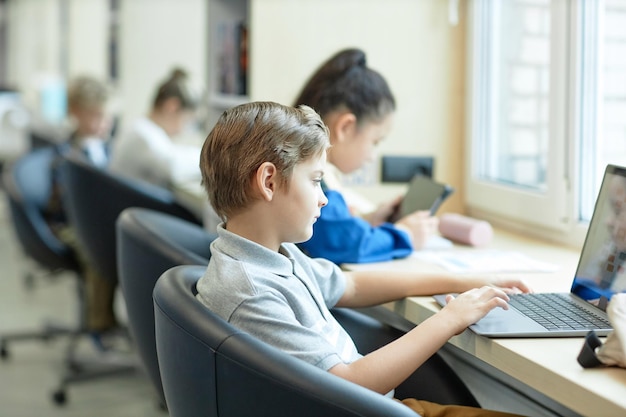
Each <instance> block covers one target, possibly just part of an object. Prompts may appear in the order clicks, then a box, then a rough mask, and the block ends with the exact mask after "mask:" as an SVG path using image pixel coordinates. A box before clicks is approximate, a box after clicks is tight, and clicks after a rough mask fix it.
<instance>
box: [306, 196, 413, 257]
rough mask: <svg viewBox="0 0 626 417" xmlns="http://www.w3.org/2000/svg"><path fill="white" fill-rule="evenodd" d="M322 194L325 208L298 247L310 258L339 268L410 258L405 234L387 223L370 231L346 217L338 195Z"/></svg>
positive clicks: (410, 248)
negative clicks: (325, 260) (342, 265)
mask: <svg viewBox="0 0 626 417" xmlns="http://www.w3.org/2000/svg"><path fill="white" fill-rule="evenodd" d="M325 193H326V197H327V198H328V204H327V205H326V206H325V207H323V208H322V210H321V216H320V218H318V219H317V222H316V223H315V224H314V225H313V237H312V238H311V239H310V240H308V241H306V242H304V243H302V244H300V247H301V248H302V249H303V250H304V251H305V252H306V253H307V254H309V255H310V256H311V257H314V258H318V257H319V258H326V259H328V260H330V261H332V262H334V263H336V264H342V263H365V262H381V261H388V260H391V259H394V258H404V257H406V256H408V255H410V254H411V252H412V251H413V246H412V245H411V241H410V240H409V236H408V235H407V233H406V232H404V231H402V230H399V229H398V228H396V227H395V226H394V225H393V224H391V223H383V224H381V225H380V226H377V227H373V226H372V225H370V224H369V223H368V222H366V221H365V220H363V219H361V218H359V217H356V216H353V215H352V213H350V209H349V208H348V205H347V204H346V201H345V200H344V198H343V196H342V195H341V193H339V192H337V191H333V190H325Z"/></svg>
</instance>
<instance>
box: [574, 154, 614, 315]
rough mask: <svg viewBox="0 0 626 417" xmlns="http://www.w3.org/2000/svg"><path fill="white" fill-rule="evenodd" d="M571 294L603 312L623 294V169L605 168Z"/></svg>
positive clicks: (610, 166) (609, 166)
mask: <svg viewBox="0 0 626 417" xmlns="http://www.w3.org/2000/svg"><path fill="white" fill-rule="evenodd" d="M572 292H573V293H574V294H576V295H577V296H579V297H580V298H582V299H584V300H586V301H588V302H590V303H592V304H593V305H596V306H598V307H600V308H602V309H603V310H606V304H607V302H608V300H610V299H611V296H612V295H613V294H615V293H617V292H626V168H624V167H618V166H615V165H608V166H607V167H606V170H605V172H604V178H603V179H602V186H601V187H600V192H599V193H598V199H597V200H596V205H595V208H594V211H593V216H592V218H591V223H590V224H589V230H588V231H587V237H586V238H585V243H584V245H583V250H582V253H581V255H580V261H579V262H578V268H577V269H576V276H575V277H574V281H573V283H572Z"/></svg>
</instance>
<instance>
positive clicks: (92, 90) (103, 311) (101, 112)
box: [46, 76, 118, 348]
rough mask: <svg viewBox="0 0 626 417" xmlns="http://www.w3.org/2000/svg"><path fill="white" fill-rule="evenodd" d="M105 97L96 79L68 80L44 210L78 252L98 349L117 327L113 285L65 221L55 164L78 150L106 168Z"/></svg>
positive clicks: (56, 230) (108, 118)
mask: <svg viewBox="0 0 626 417" xmlns="http://www.w3.org/2000/svg"><path fill="white" fill-rule="evenodd" d="M108 100H109V89H108V87H107V86H106V85H105V84H104V83H103V82H101V81H99V80H97V79H95V78H92V77H89V76H80V77H76V78H74V79H73V80H71V82H70V83H69V86H68V92H67V108H68V116H69V119H70V124H71V126H72V132H71V134H70V135H69V138H68V140H67V141H66V142H64V143H62V144H60V145H57V146H56V148H57V150H58V153H59V157H58V158H56V159H55V160H54V161H53V162H52V166H51V175H52V188H51V190H52V191H51V194H50V199H49V201H48V206H47V210H46V217H47V219H48V222H49V223H50V227H51V228H52V230H53V231H54V233H55V234H56V235H57V236H58V237H59V239H60V240H61V241H62V242H64V243H65V244H66V245H68V246H70V247H71V248H72V249H73V250H74V252H75V253H76V255H77V259H78V262H79V264H80V267H81V270H82V271H81V272H82V275H83V277H84V278H85V291H86V312H87V319H86V324H87V328H88V329H89V330H90V331H91V332H92V333H93V335H94V340H95V341H96V342H97V343H98V344H99V347H101V348H105V347H106V346H104V344H103V343H106V342H103V339H102V337H103V336H106V334H107V333H108V332H111V331H112V330H116V329H117V327H118V321H117V319H116V316H115V312H114V298H115V287H116V286H115V284H114V283H112V282H110V281H109V280H107V279H104V278H102V277H101V276H100V275H99V274H98V273H97V272H96V271H95V270H94V269H93V267H91V265H90V264H89V260H88V259H87V257H86V256H85V255H84V252H83V250H82V247H81V246H80V243H79V242H78V240H77V238H76V233H75V231H74V229H73V227H72V226H71V225H70V224H69V223H68V222H67V219H66V215H65V211H64V209H63V204H62V198H61V193H62V192H63V191H62V184H61V181H60V180H59V173H58V164H59V162H60V161H61V155H63V154H66V153H69V152H78V153H80V154H81V155H83V156H84V157H85V159H86V160H88V161H89V162H90V163H92V164H94V165H95V166H97V167H100V168H103V169H104V168H106V166H107V163H108V141H109V138H110V134H111V127H112V117H111V115H110V114H109V112H108V111H107V103H108Z"/></svg>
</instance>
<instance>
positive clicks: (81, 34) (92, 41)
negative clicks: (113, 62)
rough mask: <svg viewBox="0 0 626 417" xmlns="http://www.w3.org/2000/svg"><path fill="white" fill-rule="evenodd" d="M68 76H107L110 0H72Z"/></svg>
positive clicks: (69, 18)
mask: <svg viewBox="0 0 626 417" xmlns="http://www.w3.org/2000/svg"><path fill="white" fill-rule="evenodd" d="M68 5H69V7H68V8H69V10H68V20H69V21H68V27H67V44H68V49H67V60H68V62H67V67H68V74H67V75H68V76H69V77H73V76H76V75H79V74H80V75H83V74H85V75H91V76H94V77H98V78H100V79H102V80H106V79H107V78H108V75H109V74H108V62H109V61H108V41H109V1H108V0H69V2H68Z"/></svg>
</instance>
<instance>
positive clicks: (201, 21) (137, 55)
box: [119, 0, 208, 121]
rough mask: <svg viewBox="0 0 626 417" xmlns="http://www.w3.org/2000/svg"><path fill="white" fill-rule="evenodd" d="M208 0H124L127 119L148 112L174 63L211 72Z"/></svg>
mask: <svg viewBox="0 0 626 417" xmlns="http://www.w3.org/2000/svg"><path fill="white" fill-rule="evenodd" d="M206 21H207V1H206V0H184V1H175V0H132V1H122V2H121V10H120V46H119V47H120V49H119V51H120V52H119V53H120V68H119V73H120V74H119V77H120V84H119V93H120V97H121V102H120V106H121V107H120V108H121V110H122V112H123V114H124V118H125V120H126V121H130V120H132V119H133V118H135V117H137V116H139V115H143V114H145V113H146V112H147V111H148V110H149V108H150V104H151V102H152V99H153V96H154V94H155V92H156V87H157V84H158V83H160V82H161V81H163V80H164V79H165V77H166V76H167V75H169V73H170V71H171V70H172V69H173V68H174V67H175V66H180V67H181V68H184V69H185V70H186V71H188V72H189V74H190V75H191V76H192V77H194V78H197V79H202V80H204V79H205V78H206V73H207V69H206V62H207V58H206V56H207V55H206V54H207V43H208V42H207V27H206Z"/></svg>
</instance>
